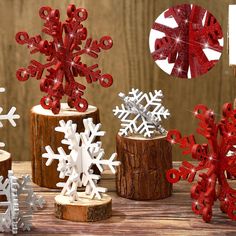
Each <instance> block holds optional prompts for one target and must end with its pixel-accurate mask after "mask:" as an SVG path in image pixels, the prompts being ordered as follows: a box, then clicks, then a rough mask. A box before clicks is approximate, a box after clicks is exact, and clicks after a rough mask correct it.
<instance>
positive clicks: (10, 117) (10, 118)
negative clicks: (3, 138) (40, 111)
mask: <svg viewBox="0 0 236 236" xmlns="http://www.w3.org/2000/svg"><path fill="white" fill-rule="evenodd" d="M4 92H5V88H0V93H4ZM2 111H3V108H2V107H0V128H2V127H3V123H2V121H3V120H8V121H9V123H10V124H11V125H12V126H14V127H15V126H16V122H15V119H19V118H20V116H19V115H17V114H15V111H16V108H15V107H12V108H11V109H10V111H9V112H8V114H2ZM0 147H5V144H4V143H2V142H0Z"/></svg>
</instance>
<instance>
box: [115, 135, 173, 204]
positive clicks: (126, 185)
mask: <svg viewBox="0 0 236 236" xmlns="http://www.w3.org/2000/svg"><path fill="white" fill-rule="evenodd" d="M116 145H117V147H116V148H117V155H118V156H117V159H118V160H119V161H121V165H120V166H119V167H118V168H117V179H116V186H117V193H118V195H119V196H121V197H124V198H129V199H135V200H156V199H162V198H166V197H169V196H170V195H171V192H172V185H171V184H170V183H169V182H168V181H167V179H166V171H167V170H168V169H171V168H172V149H171V144H170V143H169V142H168V141H166V137H163V136H162V137H155V138H152V139H146V138H142V137H137V136H136V137H135V136H130V137H124V136H120V135H117V138H116Z"/></svg>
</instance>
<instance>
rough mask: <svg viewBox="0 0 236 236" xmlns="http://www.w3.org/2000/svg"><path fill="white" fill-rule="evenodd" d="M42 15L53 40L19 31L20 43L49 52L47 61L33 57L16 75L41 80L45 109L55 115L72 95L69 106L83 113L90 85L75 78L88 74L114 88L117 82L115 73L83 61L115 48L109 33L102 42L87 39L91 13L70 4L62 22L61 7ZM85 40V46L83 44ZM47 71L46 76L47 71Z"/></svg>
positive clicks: (89, 79)
mask: <svg viewBox="0 0 236 236" xmlns="http://www.w3.org/2000/svg"><path fill="white" fill-rule="evenodd" d="M39 16H40V17H41V18H42V19H43V20H44V21H45V23H44V25H43V29H42V32H43V33H45V34H47V35H49V36H51V37H52V40H51V41H48V40H43V39H42V37H41V36H40V35H37V36H35V37H29V35H28V34H27V33H26V32H19V33H17V34H16V41H17V43H19V44H22V45H23V44H27V45H28V48H29V49H30V53H31V54H33V53H37V52H39V53H41V54H43V55H45V57H46V59H47V63H45V64H41V63H40V62H38V61H35V60H32V61H30V64H29V66H28V67H27V68H20V69H19V70H18V71H17V72H16V76H17V78H18V80H20V81H26V80H28V79H29V78H30V77H34V78H36V79H37V80H41V81H40V89H41V91H42V92H45V93H47V95H46V96H44V97H43V98H42V99H41V101H40V103H41V105H42V107H43V108H45V109H51V110H52V112H53V113H54V114H57V113H59V111H60V100H61V99H62V97H63V96H64V95H67V96H68V105H69V106H70V107H75V108H76V109H77V110H78V111H80V112H83V111H86V110H87V108H88V102H87V101H86V100H85V99H84V98H82V96H83V94H84V90H85V89H86V87H85V86H84V85H83V84H82V83H81V82H76V81H75V77H77V76H80V77H85V79H86V82H87V83H92V82H97V81H99V83H100V85H101V86H102V87H105V88H107V87H110V86H111V85H112V83H113V79H112V76H111V75H109V74H102V73H101V70H99V69H98V64H94V65H92V66H87V65H86V64H84V63H83V62H82V61H81V56H82V55H88V56H90V57H93V58H97V57H98V54H99V53H100V52H101V50H108V49H110V48H111V47H112V44H113V43H112V39H111V37H109V36H104V37H102V38H101V39H100V40H99V41H97V40H92V39H91V38H87V29H86V28H85V27H84V26H83V25H82V22H83V21H85V20H86V19H87V16H88V13H87V11H86V10H85V9H84V8H77V9H76V7H75V5H72V4H71V5H69V6H68V8H67V16H68V18H67V19H66V21H65V22H61V21H60V13H59V10H53V9H51V8H50V7H48V6H47V7H42V8H41V9H40V10H39ZM83 41H85V45H84V46H82V43H83ZM45 70H46V72H47V73H45V74H46V75H45V76H44V71H45Z"/></svg>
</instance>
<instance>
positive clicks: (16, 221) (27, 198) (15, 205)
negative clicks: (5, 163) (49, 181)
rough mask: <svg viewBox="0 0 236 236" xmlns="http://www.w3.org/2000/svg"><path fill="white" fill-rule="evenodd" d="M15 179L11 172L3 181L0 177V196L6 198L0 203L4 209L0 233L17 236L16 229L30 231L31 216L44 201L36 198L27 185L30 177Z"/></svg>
mask: <svg viewBox="0 0 236 236" xmlns="http://www.w3.org/2000/svg"><path fill="white" fill-rule="evenodd" d="M22 178H23V179H22V180H19V179H18V178H16V177H15V176H14V174H13V171H12V170H9V171H8V178H7V179H5V180H4V181H3V177H2V176H1V177H0V195H3V196H6V201H2V202H0V207H4V208H6V211H5V212H1V213H0V231H1V232H9V231H12V233H13V234H17V232H18V229H22V230H28V231H29V230H30V227H31V219H32V214H33V212H34V211H36V210H37V209H38V208H39V207H40V208H42V207H43V205H44V203H45V201H44V199H43V198H42V197H37V196H36V194H35V193H34V191H33V190H32V187H31V186H30V185H29V182H30V177H29V176H28V175H27V176H23V177H22Z"/></svg>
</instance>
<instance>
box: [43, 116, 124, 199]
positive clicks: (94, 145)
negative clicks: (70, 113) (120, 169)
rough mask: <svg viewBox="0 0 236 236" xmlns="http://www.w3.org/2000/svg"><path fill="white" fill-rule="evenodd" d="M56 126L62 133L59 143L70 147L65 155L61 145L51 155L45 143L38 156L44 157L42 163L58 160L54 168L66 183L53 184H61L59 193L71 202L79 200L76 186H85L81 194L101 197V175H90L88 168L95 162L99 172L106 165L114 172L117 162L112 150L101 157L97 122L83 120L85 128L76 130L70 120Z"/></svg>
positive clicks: (102, 133) (101, 151) (103, 189)
mask: <svg viewBox="0 0 236 236" xmlns="http://www.w3.org/2000/svg"><path fill="white" fill-rule="evenodd" d="M59 124H60V126H59V127H56V128H55V130H56V131H58V132H62V133H64V139H63V140H62V143H63V144H66V145H68V149H69V150H70V153H69V154H66V153H65V151H64V149H63V148H62V147H59V148H58V154H55V153H54V152H53V150H52V148H51V147H50V146H46V147H45V149H46V151H47V153H44V154H43V155H42V157H43V158H47V159H48V160H47V162H46V165H47V166H49V165H50V164H51V163H52V161H53V160H59V163H58V167H57V170H58V171H59V177H60V178H65V177H66V176H68V179H67V181H66V182H59V183H57V186H58V187H62V191H61V195H65V196H69V197H70V200H71V202H73V201H76V200H78V199H79V197H78V193H77V188H78V187H82V186H85V187H86V189H85V193H86V194H88V195H90V197H91V198H92V199H93V198H94V197H96V198H98V199H101V198H102V194H101V193H104V192H106V191H107V189H106V188H103V187H99V186H98V185H97V181H98V180H99V179H100V178H101V176H100V175H97V174H94V173H93V170H92V169H91V168H92V166H93V165H96V166H97V167H98V169H99V171H100V172H103V167H104V166H108V167H109V168H110V170H111V171H112V172H113V173H115V168H114V167H115V166H118V165H119V164H120V162H119V161H115V158H116V155H117V154H116V153H113V154H112V155H111V157H110V159H108V160H104V159H103V157H104V149H103V148H102V143H101V142H100V141H95V139H96V138H97V137H101V136H104V134H105V132H104V131H100V127H101V124H94V123H93V120H92V119H91V118H88V119H84V120H83V124H84V128H85V131H84V132H81V133H78V132H77V131H76V130H77V125H76V124H73V123H72V121H71V120H70V121H67V122H65V121H64V120H61V121H60V122H59Z"/></svg>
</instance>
